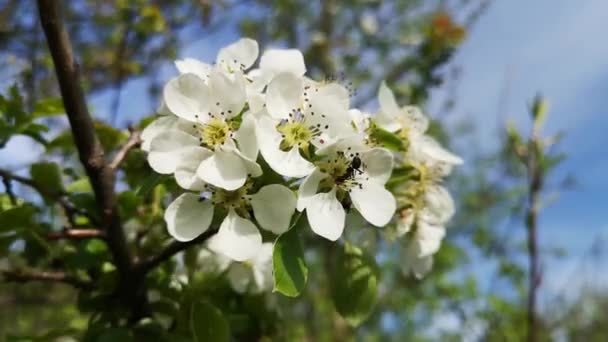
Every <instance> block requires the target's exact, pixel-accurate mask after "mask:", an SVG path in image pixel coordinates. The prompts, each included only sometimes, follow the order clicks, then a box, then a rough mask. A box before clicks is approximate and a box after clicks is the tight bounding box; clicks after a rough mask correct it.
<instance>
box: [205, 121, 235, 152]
mask: <svg viewBox="0 0 608 342" xmlns="http://www.w3.org/2000/svg"><path fill="white" fill-rule="evenodd" d="M197 129H198V132H199V135H200V142H201V145H203V146H204V147H207V148H210V149H214V148H216V147H218V146H221V145H223V144H224V143H225V142H226V140H228V139H230V138H231V136H232V129H231V127H230V125H229V124H228V123H227V122H226V121H224V120H222V119H219V118H212V119H211V120H209V121H208V122H207V123H206V124H202V125H199V126H197Z"/></svg>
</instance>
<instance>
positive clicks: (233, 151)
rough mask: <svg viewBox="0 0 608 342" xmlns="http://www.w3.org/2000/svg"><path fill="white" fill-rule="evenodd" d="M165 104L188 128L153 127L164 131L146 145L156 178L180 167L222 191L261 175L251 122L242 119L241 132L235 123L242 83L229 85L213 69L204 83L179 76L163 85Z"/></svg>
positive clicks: (242, 98) (231, 81)
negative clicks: (184, 165) (187, 124)
mask: <svg viewBox="0 0 608 342" xmlns="http://www.w3.org/2000/svg"><path fill="white" fill-rule="evenodd" d="M164 101H165V104H166V106H167V108H168V109H169V110H170V111H171V112H172V113H174V114H175V115H176V116H178V117H179V118H181V119H182V120H185V121H188V122H190V125H191V127H190V128H188V129H184V128H183V127H182V126H183V124H182V123H181V122H182V121H179V120H178V123H177V124H175V125H174V127H173V129H172V128H171V127H168V128H167V127H166V126H167V125H168V123H167V124H164V126H163V125H161V124H160V123H159V124H158V125H157V126H163V127H164V128H166V129H167V130H166V131H164V132H162V133H160V134H156V135H155V136H154V138H152V139H151V141H150V149H149V151H150V153H149V155H148V161H149V163H150V166H151V167H152V168H153V169H154V170H155V171H156V172H158V173H162V174H170V173H173V172H175V170H176V169H178V168H179V166H180V165H181V164H183V163H185V164H187V169H188V170H189V171H192V170H193V171H195V173H196V176H197V177H198V178H200V179H201V180H203V181H205V182H207V183H209V184H212V185H215V186H218V187H221V188H224V189H227V190H235V189H237V188H239V187H241V186H243V184H245V180H246V178H247V175H251V176H253V177H257V176H260V175H261V174H262V170H261V168H260V166H259V165H258V164H257V163H256V162H255V159H256V156H257V153H258V150H257V143H256V140H257V139H256V137H255V126H254V124H253V121H252V120H253V118H252V117H250V116H248V115H243V116H242V117H241V119H242V122H241V123H240V126H239V123H238V121H237V120H236V119H237V118H238V115H239V113H241V111H242V110H243V108H244V107H245V103H246V98H245V88H244V80H243V78H242V77H239V76H238V75H237V76H235V77H234V78H233V79H230V78H228V77H226V76H225V75H224V73H222V72H220V71H218V70H215V69H214V70H212V71H211V73H210V74H209V80H208V82H207V83H205V82H204V81H203V80H202V79H201V78H199V77H198V76H196V75H193V74H183V75H180V76H178V77H176V78H174V79H172V80H171V81H169V82H168V83H167V85H166V86H165V89H164ZM157 121H160V119H158V120H157ZM165 121H167V122H169V121H170V120H167V119H165ZM237 126H238V129H237ZM161 128H162V127H161ZM188 175H189V176H191V174H190V173H188ZM176 178H177V175H176ZM178 183H179V180H178ZM180 185H181V184H180ZM186 188H187V189H192V188H188V187H186ZM193 190H196V189H193Z"/></svg>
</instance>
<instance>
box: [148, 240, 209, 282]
mask: <svg viewBox="0 0 608 342" xmlns="http://www.w3.org/2000/svg"><path fill="white" fill-rule="evenodd" d="M217 231H218V228H211V229H209V230H207V231H206V232H204V233H203V234H201V235H199V236H198V237H197V238H195V239H194V240H191V241H188V242H179V241H173V242H171V243H170V244H169V245H168V246H167V247H165V249H163V250H162V251H161V252H160V253H158V254H157V255H155V256H153V257H151V258H149V259H147V260H144V261H141V262H139V263H138V264H137V271H138V272H140V273H141V274H143V275H145V274H146V273H148V272H150V270H152V269H154V268H155V267H157V266H158V265H160V264H162V263H163V262H165V261H167V260H169V259H170V258H171V257H172V256H174V255H175V254H177V253H179V252H181V251H183V250H186V249H187V248H188V247H190V246H194V245H197V244H199V243H203V242H205V241H207V240H208V239H209V238H210V237H212V236H213V235H215V234H216V233H217Z"/></svg>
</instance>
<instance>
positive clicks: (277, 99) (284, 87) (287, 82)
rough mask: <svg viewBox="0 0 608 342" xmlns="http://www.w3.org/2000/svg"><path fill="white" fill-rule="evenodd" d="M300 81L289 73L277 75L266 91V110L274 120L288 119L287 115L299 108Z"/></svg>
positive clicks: (301, 88)
mask: <svg viewBox="0 0 608 342" xmlns="http://www.w3.org/2000/svg"><path fill="white" fill-rule="evenodd" d="M302 91H303V85H302V79H301V78H299V77H297V76H295V75H293V74H289V73H282V74H278V75H277V76H276V77H275V78H273V79H272V81H271V82H270V84H269V85H268V90H266V109H267V110H268V114H270V116H272V117H273V118H276V119H283V118H288V117H289V113H290V112H291V111H292V110H293V109H296V108H300V105H301V102H302Z"/></svg>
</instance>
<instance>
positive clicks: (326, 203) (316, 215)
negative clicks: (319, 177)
mask: <svg viewBox="0 0 608 342" xmlns="http://www.w3.org/2000/svg"><path fill="white" fill-rule="evenodd" d="M306 217H307V218H308V223H309V224H310V228H311V229H312V231H313V232H315V233H316V234H317V235H319V236H322V237H324V238H326V239H328V240H331V241H336V240H338V239H339V238H340V236H341V235H342V232H343V231H344V221H345V219H346V213H345V211H344V208H343V207H342V204H341V203H340V202H339V201H338V199H337V198H336V189H335V188H334V189H332V190H331V191H330V192H327V193H320V194H316V195H315V196H314V197H313V198H311V199H310V202H309V204H308V206H307V207H306Z"/></svg>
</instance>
